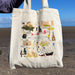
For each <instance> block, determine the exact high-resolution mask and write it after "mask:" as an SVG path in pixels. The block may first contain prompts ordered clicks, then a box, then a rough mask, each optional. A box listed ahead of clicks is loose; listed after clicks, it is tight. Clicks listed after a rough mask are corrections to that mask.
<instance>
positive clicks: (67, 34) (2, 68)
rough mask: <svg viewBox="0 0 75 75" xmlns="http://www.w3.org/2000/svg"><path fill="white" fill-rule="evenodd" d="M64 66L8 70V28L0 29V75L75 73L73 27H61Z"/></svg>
mask: <svg viewBox="0 0 75 75" xmlns="http://www.w3.org/2000/svg"><path fill="white" fill-rule="evenodd" d="M62 30H63V40H64V42H63V43H64V44H63V45H64V58H63V62H64V67H63V68H47V69H28V68H17V69H16V70H10V67H9V63H8V49H9V45H10V35H11V29H10V28H1V29H0V51H2V54H1V55H0V75H75V27H63V28H62Z"/></svg>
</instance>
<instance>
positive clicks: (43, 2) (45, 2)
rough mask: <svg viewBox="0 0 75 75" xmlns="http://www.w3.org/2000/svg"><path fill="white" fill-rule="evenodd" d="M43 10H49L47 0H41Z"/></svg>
mask: <svg viewBox="0 0 75 75" xmlns="http://www.w3.org/2000/svg"><path fill="white" fill-rule="evenodd" d="M42 4H43V8H49V5H48V0H42Z"/></svg>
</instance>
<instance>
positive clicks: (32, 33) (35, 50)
mask: <svg viewBox="0 0 75 75" xmlns="http://www.w3.org/2000/svg"><path fill="white" fill-rule="evenodd" d="M23 24H24V25H23V26H22V31H23V32H22V48H21V51H20V55H21V57H38V56H52V55H53V54H54V48H55V41H56V38H55V33H54V21H50V22H47V21H41V25H40V26H34V25H33V24H32V23H31V22H27V23H26V24H25V23H23Z"/></svg>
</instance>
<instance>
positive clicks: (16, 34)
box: [10, 0, 63, 69]
mask: <svg viewBox="0 0 75 75" xmlns="http://www.w3.org/2000/svg"><path fill="white" fill-rule="evenodd" d="M42 1H43V9H40V10H38V11H35V10H31V0H28V3H26V0H25V2H24V9H14V11H13V18H12V31H11V45H10V68H11V69H16V67H15V65H19V66H23V65H24V66H25V67H29V68H48V67H63V62H62V58H63V41H62V28H61V22H60V18H59V13H58V10H57V9H52V8H48V7H49V6H48V2H47V0H42Z"/></svg>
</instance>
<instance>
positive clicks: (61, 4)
mask: <svg viewBox="0 0 75 75" xmlns="http://www.w3.org/2000/svg"><path fill="white" fill-rule="evenodd" d="M48 1H49V7H50V8H55V9H58V10H59V14H60V19H61V23H62V26H75V0H48ZM23 5H24V3H22V4H21V5H20V6H19V9H22V8H23ZM41 8H42V0H36V1H35V0H32V9H34V10H39V9H41ZM11 23H12V13H0V28H10V27H11Z"/></svg>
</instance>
